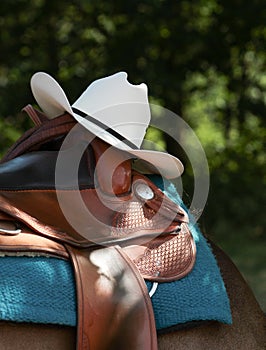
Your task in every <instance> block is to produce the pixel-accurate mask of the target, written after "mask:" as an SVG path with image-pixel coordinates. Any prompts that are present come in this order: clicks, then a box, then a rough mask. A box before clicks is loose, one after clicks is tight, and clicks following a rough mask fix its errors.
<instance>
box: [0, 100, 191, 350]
mask: <svg viewBox="0 0 266 350" xmlns="http://www.w3.org/2000/svg"><path fill="white" fill-rule="evenodd" d="M26 111H27V113H28V114H29V115H30V116H31V117H32V119H33V120H34V122H35V124H36V126H35V127H34V128H33V129H31V130H30V131H28V132H27V133H26V134H24V135H23V136H22V138H21V139H20V140H18V142H17V143H16V144H15V145H14V146H13V147H12V148H11V150H10V151H9V153H8V154H7V155H6V156H5V158H4V159H3V160H2V164H0V210H1V214H0V220H1V219H2V226H7V225H9V226H10V225H11V226H12V225H13V222H14V223H15V224H16V227H17V228H18V232H19V233H17V234H13V235H12V234H11V233H10V232H14V230H9V229H4V228H3V227H2V230H1V227H0V250H1V251H3V252H5V254H13V253H17V252H19V253H20V254H27V252H30V253H31V254H32V253H33V252H34V253H36V254H45V255H55V256H58V257H60V258H64V259H70V260H71V261H72V263H73V266H74V270H75V274H76V281H77V293H78V302H79V313H78V314H79V329H78V332H79V333H78V334H79V336H78V339H79V340H78V347H79V349H86V348H87V346H88V342H93V344H94V345H93V346H94V347H92V348H95V349H96V348H97V349H98V348H100V347H99V344H100V343H99V341H100V340H99V339H101V336H100V333H101V327H100V324H106V323H105V322H104V320H103V319H101V317H98V318H97V317H96V318H94V320H93V318H91V317H92V316H91V315H92V314H93V315H94V314H95V311H94V312H93V311H92V309H93V308H92V305H91V300H94V301H95V300H96V299H97V297H98V295H97V293H96V292H92V290H91V289H92V288H91V283H92V281H94V280H95V283H97V278H99V270H97V266H98V269H100V270H107V272H106V275H107V276H109V277H110V276H111V277H110V278H111V280H112V279H114V281H117V279H119V280H120V279H122V280H123V281H124V282H123V285H124V290H125V291H126V297H125V298H122V297H121V295H120V294H119V292H117V293H118V294H116V295H115V297H116V298H117V297H118V295H120V297H121V305H122V306H121V310H120V313H119V315H122V314H123V312H124V310H125V309H126V308H128V307H129V305H130V302H131V301H132V296H130V293H129V290H130V289H131V288H132V283H133V282H132V283H131V282H130V280H132V281H135V282H134V283H135V286H136V285H137V287H136V288H135V289H136V290H137V291H138V292H137V294H138V296H139V297H138V302H139V303H140V304H139V305H142V307H141V309H142V310H143V311H142V312H143V315H142V316H143V319H144V320H146V321H147V322H146V323H145V324H146V325H148V326H145V327H143V326H142V327H143V329H145V330H146V331H147V330H149V332H148V333H149V334H151V335H153V336H154V334H155V332H156V330H155V328H154V327H155V326H154V320H152V316H151V303H150V300H149V298H148V297H147V291H145V286H144V287H143V283H142V282H141V279H142V278H145V279H148V280H151V281H156V282H165V281H172V280H176V279H179V278H182V277H183V276H185V275H186V274H188V273H189V272H190V271H191V269H192V268H193V265H194V263H195V256H196V248H195V243H194V240H193V237H192V235H191V233H190V231H189V229H188V222H189V220H188V215H187V213H186V212H185V211H184V209H183V208H181V207H180V206H179V205H177V204H175V203H174V202H172V201H171V200H170V199H169V198H168V197H167V196H165V195H164V193H163V192H162V191H161V190H160V189H159V188H157V187H156V186H155V185H154V184H153V183H152V182H151V181H150V180H149V178H147V177H146V176H144V175H143V174H141V173H139V172H138V171H136V170H133V169H132V159H130V158H129V157H128V155H127V154H126V155H125V152H122V151H119V150H117V149H114V148H110V147H109V145H108V144H107V143H105V142H104V141H101V140H100V139H98V138H94V139H93V140H92V141H90V142H88V141H87V136H86V133H87V132H85V131H84V129H82V128H79V129H77V130H75V136H76V135H77V133H78V135H79V138H78V140H79V142H77V141H76V140H77V138H76V137H74V139H73V138H72V139H71V141H70V144H67V146H66V147H65V148H62V147H61V146H62V143H63V141H64V139H65V137H66V135H67V134H68V133H69V132H70V131H71V130H72V129H73V127H75V128H76V126H77V125H76V123H75V122H73V118H72V117H71V116H69V115H67V114H65V115H63V116H60V117H57V118H55V119H53V120H49V121H48V120H47V119H46V118H45V116H44V115H43V114H41V113H40V112H38V111H36V110H34V109H33V108H32V107H30V106H27V107H26ZM106 154H107V155H106ZM59 156H60V157H63V158H62V159H63V161H61V166H62V168H61V169H60V168H59V170H58V157H59ZM77 157H79V158H80V163H79V167H78V171H77V178H75V176H74V175H75V174H74V173H72V172H71V164H73V162H74V161H75V159H76V158H77ZM79 158H78V159H79ZM58 171H59V172H61V173H63V175H64V176H62V179H63V180H62V181H61V182H60V183H59V184H58V183H57V182H56V175H55V174H56V173H57V172H58ZM73 174H74V175H73ZM62 203H63V206H62ZM80 203H81V204H80ZM83 205H85V206H83ZM64 206H65V207H64ZM16 232H17V231H16ZM103 247H105V248H103ZM110 257H111V258H110ZM105 261H106V263H105ZM92 262H94V263H92ZM107 262H108V263H107ZM110 262H112V264H114V265H115V266H116V268H113V271H110V269H109V267H108V264H109V263H110ZM121 268H122V270H121ZM111 270H112V269H111ZM121 271H123V273H122V272H121ZM121 273H122V275H123V276H124V274H125V277H123V278H121V276H122V275H121ZM86 275H87V276H88V275H89V277H90V278H89V279H88V277H84V276H86ZM129 275H130V276H131V277H130V278H128V277H126V276H129ZM100 276H102V273H100ZM119 276H120V277H119ZM133 276H134V277H133ZM140 276H142V277H140ZM104 283H106V282H104ZM119 283H120V282H119ZM109 287H110V288H111V289H112V288H113V289H114V290H116V288H117V287H116V288H114V286H113V285H112V286H109ZM140 295H142V296H144V298H142V301H141V302H140V300H139V298H140ZM84 296H85V298H84ZM113 297H114V295H113ZM133 299H134V298H133ZM116 302H117V301H116ZM135 302H136V300H135V301H134V303H135ZM98 304H99V303H98ZM103 304H104V303H103ZM105 306H106V309H108V310H109V311H110V312H114V309H113V306H112V305H111V303H110V300H109V299H108V298H107V299H106V304H105ZM131 306H132V305H131ZM139 310H140V309H139V308H137V309H136V311H135V312H133V313H132V319H134V317H135V318H136V320H137V319H139V318H140V315H141V313H140V311H139ZM103 312H104V309H103ZM96 314H97V315H98V314H99V312H96ZM95 320H96V321H95ZM92 324H93V326H92ZM121 325H122V323H121V322H120V323H119V324H117V325H116V326H117V328H119V327H120V328H121ZM106 326H107V325H106ZM88 329H89V331H88ZM92 334H98V336H94V335H93V336H92ZM125 334H127V333H124V335H125ZM153 336H150V337H146V338H145V334H144V333H141V335H140V338H141V340H140V342H142V343H143V344H144V343H145V349H149V348H150V349H155V348H156V344H155V342H154V340H152V338H153ZM127 337H129V335H128V334H127ZM144 338H145V339H144ZM92 339H94V340H92ZM95 339H97V340H95ZM147 339H148V340H147ZM109 340H110V339H109ZM133 343H134V341H133V339H132V344H133ZM86 344H87V345H86ZM101 346H102V345H101ZM108 346H109V347H108ZM102 348H103V349H104V348H106V349H107V348H108V349H109V348H111V347H110V344H109V345H107V344H106V347H104V346H103V347H102ZM133 348H134V347H132V349H133Z"/></svg>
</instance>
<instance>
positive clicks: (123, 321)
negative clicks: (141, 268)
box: [66, 246, 157, 350]
mask: <svg viewBox="0 0 266 350" xmlns="http://www.w3.org/2000/svg"><path fill="white" fill-rule="evenodd" d="M66 248H67V250H68V251H69V254H70V257H71V259H72V262H73V266H74V271H75V274H76V276H75V277H76V288H77V299H78V327H77V332H78V334H77V350H88V349H89V350H117V349H127V350H136V349H145V350H156V349H157V335H156V327H155V320H154V316H153V310H152V304H151V300H150V297H149V295H148V291H147V288H146V285H145V283H144V280H143V278H142V277H141V275H140V274H139V272H138V270H137V269H136V267H135V266H134V264H133V263H132V262H131V260H130V259H129V258H128V256H127V255H126V254H125V253H123V251H122V250H121V248H120V247H118V246H113V247H108V248H101V249H96V250H91V251H90V250H88V249H86V250H82V249H76V248H73V247H72V246H66Z"/></svg>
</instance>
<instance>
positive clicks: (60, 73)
mask: <svg viewBox="0 0 266 350" xmlns="http://www.w3.org/2000/svg"><path fill="white" fill-rule="evenodd" d="M265 23H266V7H265V2H264V1H261V0H253V1H247V0H231V1H228V0H223V1H218V0H191V1H185V0H183V1H182V0H180V1H174V0H172V1H171V0H145V1H133V0H129V1H121V0H116V1H109V0H102V1H89V0H83V1H77V0H76V1H69V0H65V1H63V2H62V1H59V0H53V1H48V0H46V1H45V0H32V1H29V0H2V1H1V2H0V35H1V41H0V42H1V55H0V152H1V154H4V152H5V151H6V149H7V148H8V147H9V146H10V145H11V144H12V143H13V142H14V141H15V140H16V139H17V138H18V137H19V136H20V135H21V134H22V133H23V131H24V130H26V129H27V128H29V127H30V126H31V124H30V122H29V121H28V119H27V118H26V117H25V115H24V114H22V113H21V112H20V110H21V108H22V107H24V106H25V105H26V104H28V103H31V104H34V100H33V97H32V95H31V92H30V88H29V81H30V77H31V76H32V74H33V73H34V72H36V71H46V72H48V73H50V74H51V75H52V76H54V77H55V78H56V79H57V80H58V81H59V82H60V84H61V85H62V86H63V87H64V90H65V91H66V92H67V95H68V96H70V100H71V101H72V102H73V101H75V99H76V98H77V97H78V96H79V95H80V93H81V92H82V91H83V90H84V89H85V88H86V87H87V85H88V84H89V83H90V82H91V81H93V80H95V79H97V78H99V77H102V76H105V75H110V74H112V73H115V72H117V71H120V70H124V71H126V72H128V75H129V81H131V82H132V83H135V84H137V83H140V82H146V83H147V85H148V87H149V95H150V99H151V101H153V102H156V103H157V104H160V105H162V106H164V107H166V108H167V109H169V110H171V111H173V112H175V113H177V114H178V115H180V116H182V117H183V118H184V120H185V121H186V122H187V123H189V125H190V126H191V127H192V128H193V130H194V131H195V132H196V134H197V136H198V138H199V139H200V141H201V143H202V145H203V147H204V149H205V152H206V155H207V158H208V162H209V167H210V173H211V187H210V193H209V198H208V203H207V206H206V208H205V211H204V214H203V216H202V217H201V221H200V225H201V229H202V230H203V232H205V233H206V234H207V235H208V236H210V237H211V238H212V239H214V240H215V241H216V242H218V243H219V244H220V245H221V246H222V247H223V248H224V249H225V250H226V251H227V252H228V253H229V255H230V256H231V257H232V258H233V260H234V261H235V262H236V264H237V265H238V267H239V268H240V270H241V271H242V272H243V273H244V276H245V278H246V279H247V280H248V282H249V283H250V284H251V286H252V288H253V290H254V291H255V293H256V295H257V297H258V299H259V301H260V303H261V305H262V306H263V307H264V309H265V310H266V301H265V299H266V298H265V295H266V282H265V280H266V267H265V248H264V247H265V242H266V238H265V232H264V227H265V220H266V219H265V214H264V211H265V182H266V179H265V152H264V142H265V136H266V135H265V134H266V131H265V130H266V129H265V103H266V89H265V88H266V74H265V67H266V64H265V63H266V62H265V58H266V53H265V39H266V27H265ZM149 138H153V139H154V141H155V142H156V143H160V144H162V145H164V146H165V148H166V149H167V150H168V152H170V153H172V154H175V155H177V156H179V157H180V158H181V159H182V160H183V162H184V163H185V165H186V172H185V174H184V175H183V183H184V187H185V190H186V198H185V199H186V201H188V202H189V198H191V196H192V194H193V173H192V170H191V169H190V164H189V161H188V160H187V159H186V156H185V155H184V154H183V153H182V150H181V149H180V148H179V147H178V145H177V144H175V143H174V142H173V140H172V139H171V138H169V137H168V136H167V135H163V134H160V133H158V131H156V130H152V129H151V130H149Z"/></svg>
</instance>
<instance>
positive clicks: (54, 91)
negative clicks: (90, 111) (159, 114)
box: [31, 72, 184, 179]
mask: <svg viewBox="0 0 266 350" xmlns="http://www.w3.org/2000/svg"><path fill="white" fill-rule="evenodd" d="M31 89H32V93H33V95H34V97H35V99H36V102H37V103H38V105H39V106H40V108H41V109H42V111H43V112H44V113H45V114H46V115H47V117H48V118H50V119H53V118H56V117H57V116H59V115H61V114H63V113H65V112H67V113H69V114H70V115H72V116H73V117H74V118H75V119H76V120H77V122H79V123H80V124H81V125H83V126H84V127H85V128H86V129H87V130H89V131H90V132H91V133H92V134H94V135H95V136H97V137H99V138H101V139H102V140H103V141H105V142H107V143H109V144H110V145H112V146H114V147H116V148H118V149H120V150H122V151H126V152H128V153H130V154H132V155H133V156H134V157H136V158H139V159H141V160H143V161H145V162H147V163H148V164H147V167H146V168H147V170H148V171H149V169H150V168H152V169H153V171H156V172H157V173H160V174H161V175H162V176H164V177H166V178H169V179H170V178H176V177H179V176H180V175H181V174H182V173H183V171H184V167H183V164H182V163H181V161H180V160H179V159H178V158H176V157H174V156H172V155H170V154H168V153H165V152H160V151H152V150H143V149H134V148H133V147H132V146H131V145H132V143H131V142H129V141H128V143H129V144H127V143H126V142H125V141H127V140H124V139H123V140H122V139H121V138H120V139H119V137H118V135H116V134H113V133H112V132H110V128H108V126H106V125H102V124H101V123H100V124H99V122H98V123H97V124H96V123H95V119H94V118H93V117H92V116H88V115H86V113H85V112H84V111H80V110H77V109H75V103H74V104H73V106H72V107H71V105H70V103H69V101H68V98H67V97H66V94H65V92H64V91H63V89H62V88H61V86H60V85H59V84H58V83H57V81H56V80H55V79H54V78H52V77H51V76H50V75H49V74H47V73H44V72H38V73H35V74H34V75H33V76H32V78H31ZM111 107H112V106H110V107H109V108H111ZM106 110H107V108H106ZM75 111H76V112H75ZM83 114H84V115H83ZM88 118H92V119H90V120H89V119H88ZM149 164H150V165H151V166H149Z"/></svg>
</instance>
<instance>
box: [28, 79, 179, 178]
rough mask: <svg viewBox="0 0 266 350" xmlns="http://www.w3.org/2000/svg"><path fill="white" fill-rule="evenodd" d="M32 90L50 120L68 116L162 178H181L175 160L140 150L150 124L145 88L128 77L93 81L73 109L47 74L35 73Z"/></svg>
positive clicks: (168, 155)
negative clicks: (142, 162) (66, 114)
mask: <svg viewBox="0 0 266 350" xmlns="http://www.w3.org/2000/svg"><path fill="white" fill-rule="evenodd" d="M31 89H32V93H33V95H34V97H35V99H36V101H37V103H38V104H39V106H40V107H41V109H42V110H43V112H44V113H45V114H46V115H47V116H48V117H49V118H51V119H52V118H55V117H57V116H59V115H61V114H63V113H64V112H68V113H69V114H70V115H72V116H73V117H74V118H75V119H76V120H77V121H78V122H79V123H80V124H82V125H83V126H84V127H85V128H86V129H87V130H89V131H90V132H91V133H93V134H94V135H95V136H97V137H100V138H101V139H102V140H104V141H105V142H107V143H109V144H110V145H112V146H114V147H116V148H118V149H121V150H123V151H127V152H129V153H130V154H132V155H133V156H134V157H136V158H138V159H140V160H144V161H145V163H146V162H148V163H149V164H151V165H152V168H153V169H155V170H156V169H157V172H159V173H161V174H162V175H163V176H165V177H167V178H175V177H178V176H180V175H181V174H182V172H183V170H184V168H183V165H182V163H181V162H180V160H179V159H177V158H176V157H174V156H172V155H170V154H168V153H164V152H158V151H151V150H143V149H140V146H141V144H142V141H143V139H144V136H145V133H146V129H147V127H148V126H149V123H150V107H149V102H148V96H147V86H146V84H143V83H142V84H140V85H132V84H130V83H129V82H128V81H127V73H125V72H119V73H116V74H113V75H111V76H108V77H105V78H102V79H98V80H95V81H94V82H93V83H92V84H90V85H89V86H88V88H87V89H86V90H85V91H84V92H83V94H82V95H81V96H80V97H79V98H78V99H77V101H76V102H75V103H74V104H73V105H72V106H71V105H70V103H69V101H68V99H67V97H66V95H65V93H64V91H63V89H62V88H61V86H60V85H59V84H58V83H57V82H56V81H55V80H54V79H53V78H52V77H51V76H50V75H49V74H47V73H44V72H38V73H35V74H34V75H33V76H32V78H31ZM148 168H149V166H148Z"/></svg>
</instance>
